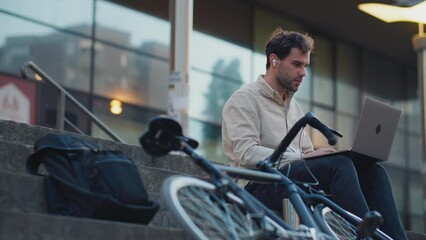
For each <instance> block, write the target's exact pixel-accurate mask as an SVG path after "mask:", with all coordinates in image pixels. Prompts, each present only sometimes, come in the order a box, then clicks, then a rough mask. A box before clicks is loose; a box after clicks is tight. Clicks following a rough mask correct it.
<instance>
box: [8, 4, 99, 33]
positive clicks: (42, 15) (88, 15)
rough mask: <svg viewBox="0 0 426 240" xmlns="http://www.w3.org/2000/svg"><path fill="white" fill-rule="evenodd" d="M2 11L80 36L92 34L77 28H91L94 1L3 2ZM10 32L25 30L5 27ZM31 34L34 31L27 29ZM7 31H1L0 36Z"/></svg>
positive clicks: (14, 26) (10, 26)
mask: <svg viewBox="0 0 426 240" xmlns="http://www.w3.org/2000/svg"><path fill="white" fill-rule="evenodd" d="M0 9H1V10H4V11H7V12H11V13H14V14H17V15H21V16H25V17H27V18H31V19H34V20H35V21H40V22H43V23H45V24H48V25H53V26H55V27H59V28H64V29H67V30H69V31H72V32H76V33H80V34H86V35H88V34H90V32H91V30H90V31H86V30H85V29H84V28H81V27H76V26H89V27H91V21H92V12H93V1H88V0H61V1H58V0H2V1H0ZM1 23H2V25H3V26H8V27H7V28H8V29H9V30H15V31H19V32H21V33H22V32H23V31H25V29H17V28H16V25H5V24H4V22H1ZM26 30H28V31H29V32H31V31H32V29H26ZM2 31H7V30H6V29H3V30H0V35H3V34H4V33H3V32H2Z"/></svg>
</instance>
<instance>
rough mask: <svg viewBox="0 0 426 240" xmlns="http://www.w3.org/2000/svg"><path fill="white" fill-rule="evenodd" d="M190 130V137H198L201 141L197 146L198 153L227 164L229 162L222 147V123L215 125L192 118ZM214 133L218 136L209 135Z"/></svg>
mask: <svg viewBox="0 0 426 240" xmlns="http://www.w3.org/2000/svg"><path fill="white" fill-rule="evenodd" d="M189 132H190V137H191V138H193V139H196V140H197V141H198V142H199V143H200V145H199V146H198V148H197V153H198V154H200V155H201V156H203V157H205V158H207V159H208V160H211V161H213V162H218V163H225V164H228V163H229V160H228V158H227V157H226V156H225V154H224V153H223V149H222V138H221V137H220V136H221V134H220V133H221V127H220V125H213V124H209V123H206V122H203V121H200V120H196V119H193V118H190V121H189ZM208 133H210V134H208ZM211 133H212V134H211ZM213 135H215V136H216V137H209V136H213Z"/></svg>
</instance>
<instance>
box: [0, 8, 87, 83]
mask: <svg viewBox="0 0 426 240" xmlns="http://www.w3.org/2000/svg"><path fill="white" fill-rule="evenodd" d="M0 22H2V24H6V25H9V26H19V29H20V30H19V31H21V30H22V29H26V30H28V32H27V34H26V35H21V33H20V32H19V31H17V32H14V30H13V29H9V30H8V31H7V33H0V43H2V44H3V45H2V49H1V54H0V70H1V71H5V72H8V73H10V74H13V75H19V69H20V67H21V66H22V64H24V63H25V62H27V61H30V60H31V61H33V62H34V63H35V64H36V65H37V66H39V67H40V68H41V69H42V70H43V71H44V72H46V73H47V74H48V75H49V76H50V77H52V78H53V80H55V81H57V82H58V83H60V84H62V85H63V86H65V87H68V88H72V89H78V90H84V91H88V89H89V66H90V64H89V63H90V51H87V45H89V46H90V41H89V39H85V38H79V37H76V36H74V35H70V34H65V33H61V32H56V31H54V30H52V29H49V28H46V27H42V26H40V25H36V24H34V23H30V22H27V21H23V20H20V19H17V18H12V17H8V16H5V15H1V14H0ZM0 31H2V30H0ZM88 41H89V43H88Z"/></svg>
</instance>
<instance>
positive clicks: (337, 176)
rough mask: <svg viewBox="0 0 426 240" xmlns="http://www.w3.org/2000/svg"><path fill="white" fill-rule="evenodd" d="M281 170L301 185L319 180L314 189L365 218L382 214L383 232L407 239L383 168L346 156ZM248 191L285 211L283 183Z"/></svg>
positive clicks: (252, 186)
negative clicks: (283, 205)
mask: <svg viewBox="0 0 426 240" xmlns="http://www.w3.org/2000/svg"><path fill="white" fill-rule="evenodd" d="M305 163H306V165H305ZM308 169H309V170H308ZM280 171H281V172H282V173H283V174H285V175H287V176H288V177H289V178H290V179H292V180H297V181H300V182H305V183H314V182H316V180H317V181H318V184H317V185H312V187H313V188H314V189H316V190H322V191H324V192H325V193H326V194H329V195H330V199H331V200H333V201H334V202H335V203H337V204H338V205H339V206H341V207H342V208H344V209H346V210H347V211H349V212H352V213H353V214H355V215H357V216H359V217H361V218H362V217H363V216H364V215H365V213H367V212H368V211H370V210H375V211H378V212H379V213H380V214H382V216H383V218H384V223H383V225H382V226H381V227H380V229H381V230H382V231H384V232H385V233H386V234H388V235H389V236H390V237H392V238H393V239H407V237H406V235H405V231H404V229H403V227H402V224H401V221H400V218H399V214H398V210H397V208H396V205H395V201H394V198H393V194H392V188H391V185H390V182H389V177H388V174H387V172H386V170H385V169H384V168H383V167H382V166H381V165H379V164H376V163H365V162H364V163H362V162H358V161H352V159H350V158H348V157H345V156H329V157H322V158H316V159H312V160H307V161H304V162H303V161H296V162H294V163H292V164H291V165H288V166H285V167H284V168H282V169H281V170H280ZM310 173H312V175H313V176H315V178H313V177H312V175H311V174H310ZM246 189H247V190H248V191H249V192H251V193H252V194H253V195H254V196H255V197H256V198H258V199H259V200H260V201H261V202H263V203H264V204H265V205H266V206H268V207H269V208H271V209H273V210H275V211H279V212H282V199H283V198H284V197H285V193H284V190H283V187H282V186H281V185H280V184H261V183H249V185H248V186H247V187H246Z"/></svg>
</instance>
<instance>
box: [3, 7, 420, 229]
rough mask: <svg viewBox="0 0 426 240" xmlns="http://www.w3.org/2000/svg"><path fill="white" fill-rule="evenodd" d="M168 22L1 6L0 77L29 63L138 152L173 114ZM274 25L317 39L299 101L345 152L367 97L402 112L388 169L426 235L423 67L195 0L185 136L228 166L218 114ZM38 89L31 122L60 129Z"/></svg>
mask: <svg viewBox="0 0 426 240" xmlns="http://www.w3.org/2000/svg"><path fill="white" fill-rule="evenodd" d="M167 16H168V1H167V0H161V1H140V3H135V1H125V0H122V1H114V2H109V1H102V0H98V1H89V0H62V1H57V0H3V1H1V2H0V22H1V24H2V26H7V27H2V28H0V78H1V77H2V76H13V77H18V76H19V68H20V66H21V65H22V64H23V63H24V62H26V61H30V60H31V61H34V62H35V63H36V64H37V65H38V66H40V67H41V68H42V69H43V70H44V71H45V72H47V73H48V74H49V75H50V76H51V77H52V78H53V79H55V80H56V81H58V82H60V83H61V84H62V85H63V86H65V87H66V88H67V89H69V90H70V91H72V92H73V93H74V94H76V95H77V96H79V99H82V100H84V101H83V103H84V104H85V105H86V106H87V107H88V108H90V109H92V111H93V112H94V113H95V114H96V115H97V116H99V117H100V118H101V119H102V120H103V121H104V122H105V123H106V124H107V125H108V126H109V127H111V128H112V129H113V131H114V132H116V133H117V134H118V135H120V136H121V137H122V138H123V139H125V140H126V141H127V142H128V143H131V144H138V138H139V136H140V134H141V133H142V132H143V130H144V128H145V127H146V124H147V123H148V121H149V119H150V118H151V117H153V116H155V115H157V114H162V113H165V112H166V109H167V85H168V75H169V73H168V69H169V67H168V63H169V60H168V59H169V48H170V29H171V27H170V22H169V21H168V19H167V18H168V17H167ZM279 26H281V27H283V28H285V29H289V30H297V31H304V32H307V33H309V34H310V35H312V36H313V37H314V39H315V40H316V49H315V52H314V53H313V55H312V66H311V67H310V68H309V72H308V76H307V77H306V78H305V80H304V83H303V85H302V87H301V88H300V90H299V92H298V93H297V98H298V100H299V101H300V103H301V105H302V107H303V109H304V110H305V111H312V112H314V113H315V114H316V115H317V116H318V117H319V118H320V119H321V120H322V121H324V122H325V123H327V124H328V125H329V126H331V127H334V128H336V129H338V130H339V131H341V132H343V134H344V135H345V138H343V139H342V140H341V141H339V143H338V148H347V147H350V146H351V145H352V139H353V137H354V133H355V130H356V123H357V121H358V117H359V113H360V109H361V106H362V101H363V98H364V97H365V96H373V97H375V98H378V99H380V100H382V101H385V102H387V103H389V104H392V105H394V106H397V107H399V108H401V109H402V110H403V115H402V117H401V119H400V122H399V125H398V131H397V134H396V137H395V140H394V144H393V147H392V152H391V157H390V159H389V161H387V162H386V163H385V164H384V165H385V167H386V168H387V169H388V172H389V175H390V177H391V181H392V185H393V188H394V193H395V198H396V201H397V204H398V208H399V210H400V212H401V217H402V220H403V222H404V224H405V227H406V228H407V229H409V230H414V231H419V232H424V231H425V224H424V220H423V219H424V217H423V204H422V202H423V197H422V196H423V194H422V191H423V190H422V186H421V182H422V181H421V172H420V169H421V159H420V155H421V154H420V153H421V152H420V150H421V147H423V146H422V145H421V142H420V139H421V136H420V130H419V129H420V114H419V113H420V100H419V97H418V95H417V93H416V89H417V86H416V84H417V81H416V69H415V68H413V67H411V66H406V65H404V64H403V63H401V62H399V61H396V60H393V59H388V58H386V57H384V56H381V55H379V54H376V53H375V52H374V49H363V48H359V47H358V46H355V45H353V44H351V43H350V42H343V41H340V40H339V39H338V38H337V37H331V36H327V35H323V34H322V33H321V32H320V31H318V30H317V29H310V28H308V27H307V26H305V25H304V23H303V22H298V21H295V20H293V19H288V18H286V16H285V15H283V14H280V13H279V12H276V11H275V10H274V9H265V8H263V7H261V6H257V5H255V4H254V3H251V2H250V1H244V0H215V1H194V32H193V34H192V39H191V52H190V53H189V54H190V61H191V71H190V80H189V81H190V83H189V86H190V95H189V98H190V104H189V116H190V123H189V135H190V136H191V137H193V138H195V139H197V140H199V141H200V144H201V145H200V147H199V153H201V154H203V155H204V156H206V157H207V158H209V159H212V160H214V161H218V162H226V158H225V157H224V155H223V153H222V148H221V141H220V140H221V139H220V138H221V136H220V125H221V115H220V114H221V109H222V106H223V104H224V103H225V101H226V99H227V98H228V97H229V96H230V94H232V92H233V91H235V90H236V89H238V88H239V87H240V86H242V85H244V84H247V83H250V82H253V81H254V80H255V79H256V77H257V76H258V74H261V73H264V72H265V63H266V57H264V54H263V47H264V44H265V41H266V40H267V38H268V37H269V34H270V33H271V32H272V31H273V30H274V29H275V28H276V27H279ZM31 84H34V81H31ZM38 85H40V87H39V88H38V89H41V90H39V92H38V97H37V98H38V100H37V101H36V103H35V104H36V105H37V107H36V109H37V114H36V120H35V123H36V124H39V125H44V126H50V127H51V126H54V122H52V121H54V118H53V116H54V111H55V110H54V106H55V99H54V98H55V95H54V93H51V92H49V90H46V88H47V87H46V86H45V85H44V84H41V83H38ZM111 99H119V100H121V101H122V102H123V103H124V109H123V113H122V114H121V115H113V114H111V113H110V112H109V109H108V108H109V106H108V104H109V101H110V100H111ZM46 106H48V107H46ZM0 107H1V106H0ZM68 115H69V116H72V119H73V122H74V123H76V124H77V125H79V126H80V127H82V129H83V130H84V131H86V132H88V133H91V134H92V135H94V136H98V137H105V136H104V134H103V133H102V132H101V131H100V130H99V129H98V128H96V127H94V126H91V125H88V124H87V120H86V119H84V117H83V116H81V114H80V113H78V112H77V111H76V110H75V109H72V108H70V109H69V110H68ZM0 117H1V116H0ZM309 131H310V134H311V137H312V139H313V142H314V144H315V146H323V145H324V144H325V142H324V138H323V137H322V136H320V135H319V134H318V133H317V132H316V131H312V130H309Z"/></svg>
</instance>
